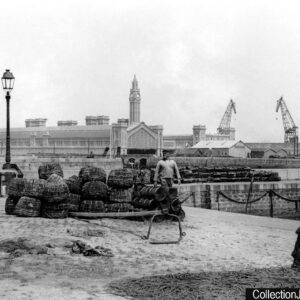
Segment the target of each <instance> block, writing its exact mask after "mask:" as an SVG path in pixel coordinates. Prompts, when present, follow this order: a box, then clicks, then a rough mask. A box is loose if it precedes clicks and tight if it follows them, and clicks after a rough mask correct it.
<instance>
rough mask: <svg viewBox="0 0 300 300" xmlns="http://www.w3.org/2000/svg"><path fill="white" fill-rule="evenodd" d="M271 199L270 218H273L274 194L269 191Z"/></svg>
mask: <svg viewBox="0 0 300 300" xmlns="http://www.w3.org/2000/svg"><path fill="white" fill-rule="evenodd" d="M269 197H270V217H271V218H273V209H274V208H273V192H272V191H269Z"/></svg>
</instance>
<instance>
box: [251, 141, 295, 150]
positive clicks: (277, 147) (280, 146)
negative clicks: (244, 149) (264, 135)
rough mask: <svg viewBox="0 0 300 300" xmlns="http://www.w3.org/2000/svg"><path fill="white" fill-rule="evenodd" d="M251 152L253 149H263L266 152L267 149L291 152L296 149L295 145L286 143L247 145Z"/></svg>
mask: <svg viewBox="0 0 300 300" xmlns="http://www.w3.org/2000/svg"><path fill="white" fill-rule="evenodd" d="M245 145H246V146H248V147H249V148H250V149H251V150H253V149H255V150H256V149H261V150H262V151H265V150H267V149H274V150H276V151H277V150H281V149H285V150H290V149H293V148H294V144H286V143H245Z"/></svg>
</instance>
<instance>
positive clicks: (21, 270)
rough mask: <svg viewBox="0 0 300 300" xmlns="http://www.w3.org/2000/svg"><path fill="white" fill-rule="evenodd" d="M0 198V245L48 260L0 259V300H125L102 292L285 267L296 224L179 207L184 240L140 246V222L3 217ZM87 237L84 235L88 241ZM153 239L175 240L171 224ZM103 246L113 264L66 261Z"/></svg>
mask: <svg viewBox="0 0 300 300" xmlns="http://www.w3.org/2000/svg"><path fill="white" fill-rule="evenodd" d="M4 204H5V198H0V242H1V241H2V240H4V239H8V238H10V239H16V238H19V237H25V238H27V239H29V240H30V241H31V242H32V243H35V244H37V245H46V244H48V246H49V244H50V246H51V248H49V250H48V253H47V254H25V255H21V256H19V257H11V256H9V254H8V253H6V252H3V251H2V252H1V251H0V280H1V283H0V299H107V300H110V299H116V300H118V299H125V298H122V297H118V296H115V295H111V294H109V293H108V292H107V290H106V285H107V284H108V283H109V282H110V281H112V280H115V279H119V278H124V277H142V276H145V275H158V274H159V275H161V274H170V273H178V272H180V273H182V272H188V271H192V272H198V271H214V270H216V271H222V270H223V271H229V270H244V269H247V268H250V267H257V268H263V267H280V266H283V267H284V266H288V267H289V266H290V265H291V264H292V257H291V252H292V250H293V247H294V245H295V241H296V234H295V231H296V229H297V227H299V226H300V223H299V221H292V220H283V219H275V218H274V219H271V218H268V217H257V216H249V215H247V216H246V215H241V214H232V213H226V212H218V211H211V210H205V209H200V208H191V207H184V210H185V212H186V220H185V221H184V222H183V229H184V231H185V232H186V236H185V237H184V238H183V240H182V241H181V242H180V244H175V245H152V244H149V241H147V240H143V239H141V236H142V235H145V234H146V233H147V230H148V223H147V222H136V221H129V220H115V219H101V220H92V221H90V223H86V222H83V221H80V220H76V219H72V218H68V219H63V220H50V219H43V218H20V217H16V216H8V215H6V214H5V212H4ZM88 234H89V235H88ZM152 234H153V235H151V236H152V237H153V238H160V239H161V238H165V239H177V238H178V226H177V224H176V223H169V222H164V223H155V224H154V226H153V232H152ZM75 240H81V241H84V242H86V243H88V244H90V245H91V246H97V245H100V246H104V247H108V248H110V249H111V250H112V252H113V254H114V257H84V256H82V255H74V254H72V255H71V254H70V248H68V247H69V246H70V245H71V244H72V242H73V241H75Z"/></svg>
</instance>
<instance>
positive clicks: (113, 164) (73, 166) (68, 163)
mask: <svg viewBox="0 0 300 300" xmlns="http://www.w3.org/2000/svg"><path fill="white" fill-rule="evenodd" d="M52 162H56V163H59V164H60V165H61V167H62V169H63V172H64V177H65V178H68V177H70V176H72V175H78V173H79V170H80V169H81V168H82V167H84V166H94V167H101V168H103V169H104V170H105V171H106V173H107V174H108V173H109V172H110V171H111V170H114V169H118V168H122V166H123V164H122V160H121V159H119V158H116V159H109V158H102V157H101V158H82V157H78V158H77V157H70V158H61V157H60V158H59V157H53V158H46V157H45V158H40V157H39V158H37V157H34V156H32V157H31V156H30V157H27V156H23V157H13V158H12V159H11V163H14V164H17V165H18V167H19V168H20V169H21V170H22V172H23V174H24V177H25V178H38V168H39V166H41V165H43V164H46V163H52ZM3 163H4V160H3V159H2V160H0V164H1V165H2V164H3Z"/></svg>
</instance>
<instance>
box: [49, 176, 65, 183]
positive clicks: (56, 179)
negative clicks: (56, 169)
mask: <svg viewBox="0 0 300 300" xmlns="http://www.w3.org/2000/svg"><path fill="white" fill-rule="evenodd" d="M47 182H51V183H60V182H65V181H64V179H63V178H62V177H61V176H59V175H57V174H52V175H50V176H49V177H48V179H47Z"/></svg>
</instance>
